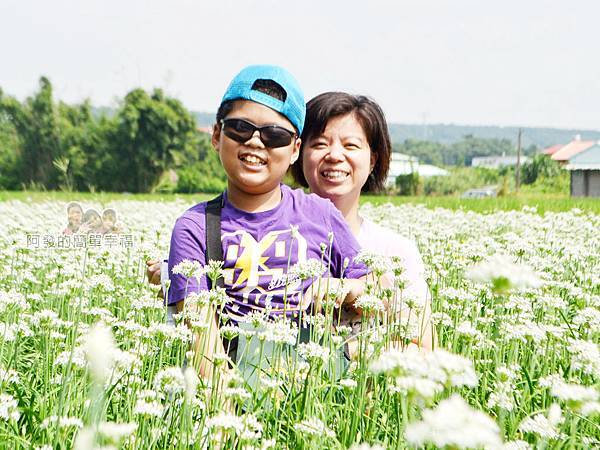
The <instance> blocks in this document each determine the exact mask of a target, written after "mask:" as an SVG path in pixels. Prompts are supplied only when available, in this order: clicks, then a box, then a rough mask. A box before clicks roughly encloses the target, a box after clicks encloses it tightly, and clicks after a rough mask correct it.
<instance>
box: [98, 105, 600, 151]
mask: <svg viewBox="0 0 600 450" xmlns="http://www.w3.org/2000/svg"><path fill="white" fill-rule="evenodd" d="M93 110H94V112H95V113H104V114H108V115H111V114H112V113H113V111H112V110H111V109H110V108H93ZM192 114H193V115H194V116H195V117H196V120H197V121H198V125H199V126H201V127H210V126H212V125H213V124H214V122H215V114H214V113H207V112H198V111H192ZM389 127H390V136H391V138H392V142H393V143H398V144H400V143H402V142H404V141H405V140H407V139H414V140H422V141H432V142H438V143H440V144H447V145H448V144H454V143H455V142H458V141H460V140H462V139H463V138H464V137H465V136H468V135H471V136H473V137H477V138H481V139H508V140H510V141H511V142H513V143H514V144H516V141H517V132H518V128H517V127H499V126H476V125H453V124H428V125H414V124H401V123H390V124H389ZM577 134H579V135H581V139H589V140H600V131H598V130H581V129H561V128H535V127H524V128H523V136H522V145H523V147H524V148H525V147H529V146H530V145H535V146H537V147H538V148H540V149H541V148H545V147H549V146H550V145H554V144H566V143H567V142H569V141H571V140H572V139H573V137H574V136H575V135H577Z"/></svg>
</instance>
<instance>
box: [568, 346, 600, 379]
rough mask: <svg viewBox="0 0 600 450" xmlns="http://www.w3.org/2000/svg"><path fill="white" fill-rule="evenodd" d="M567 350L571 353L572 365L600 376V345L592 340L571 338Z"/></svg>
mask: <svg viewBox="0 0 600 450" xmlns="http://www.w3.org/2000/svg"><path fill="white" fill-rule="evenodd" d="M567 350H568V351H569V352H570V353H571V365H572V368H573V369H575V370H578V369H580V370H582V371H583V373H585V374H587V375H594V376H596V377H600V346H599V345H598V344H596V343H594V342H591V341H582V340H575V339H569V345H568V347H567Z"/></svg>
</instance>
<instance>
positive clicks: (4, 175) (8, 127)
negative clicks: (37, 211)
mask: <svg viewBox="0 0 600 450" xmlns="http://www.w3.org/2000/svg"><path fill="white" fill-rule="evenodd" d="M2 101H3V92H2V89H0V105H1V104H2ZM18 152H19V136H18V134H17V131H16V130H15V127H14V126H13V124H12V123H11V121H10V119H9V117H8V115H7V114H5V113H4V112H3V110H2V109H1V108H0V189H9V190H14V189H18V188H19V177H18V174H17V170H18V167H17V163H18Z"/></svg>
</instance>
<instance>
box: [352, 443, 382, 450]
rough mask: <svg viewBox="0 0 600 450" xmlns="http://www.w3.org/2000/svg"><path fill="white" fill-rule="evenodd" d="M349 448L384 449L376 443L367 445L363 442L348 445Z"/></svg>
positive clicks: (362, 449) (364, 449)
mask: <svg viewBox="0 0 600 450" xmlns="http://www.w3.org/2000/svg"><path fill="white" fill-rule="evenodd" d="M350 450H384V448H383V447H382V446H381V445H378V444H373V445H369V444H364V443H363V444H354V445H353V446H352V447H350Z"/></svg>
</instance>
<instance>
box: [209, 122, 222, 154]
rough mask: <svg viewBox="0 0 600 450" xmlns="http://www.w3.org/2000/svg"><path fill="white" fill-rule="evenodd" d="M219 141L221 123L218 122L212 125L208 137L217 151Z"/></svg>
mask: <svg viewBox="0 0 600 450" xmlns="http://www.w3.org/2000/svg"><path fill="white" fill-rule="evenodd" d="M220 141H221V125H220V124H218V123H215V124H214V125H213V132H212V136H211V137H210V142H211V144H212V146H213V147H214V149H215V150H216V151H217V152H218V151H219V142H220Z"/></svg>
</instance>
